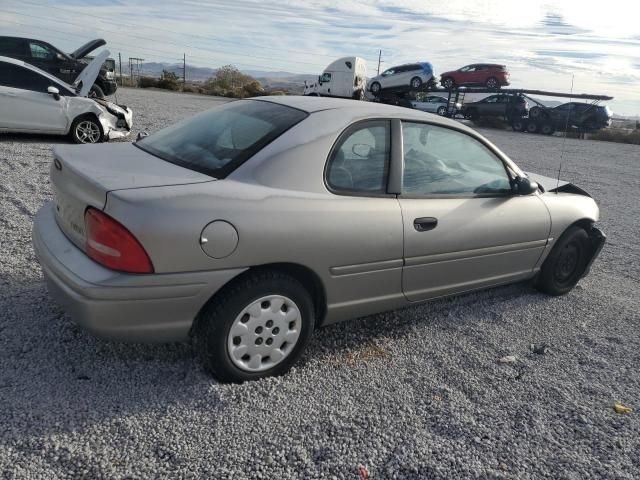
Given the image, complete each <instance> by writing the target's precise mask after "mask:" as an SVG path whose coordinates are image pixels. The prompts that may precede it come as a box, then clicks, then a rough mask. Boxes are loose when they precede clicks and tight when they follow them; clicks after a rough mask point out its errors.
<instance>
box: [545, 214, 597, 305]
mask: <svg viewBox="0 0 640 480" xmlns="http://www.w3.org/2000/svg"><path fill="white" fill-rule="evenodd" d="M589 248H590V247H589V235H588V234H587V232H586V231H585V230H584V229H583V228H580V227H577V226H572V227H569V228H568V229H567V230H566V231H565V232H564V233H563V234H562V235H561V236H560V238H559V239H558V242H557V243H556V244H555V246H554V247H553V250H551V253H549V256H548V257H547V259H546V260H545V261H544V263H543V264H542V268H541V269H540V274H539V275H538V278H537V280H536V288H537V289H538V290H540V291H541V292H544V293H547V294H549V295H565V294H567V293H569V292H570V291H571V290H572V289H573V287H575V286H576V284H577V283H578V281H579V280H580V278H581V277H582V275H583V273H584V270H585V268H586V266H587V263H588V255H589Z"/></svg>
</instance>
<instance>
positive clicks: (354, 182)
mask: <svg viewBox="0 0 640 480" xmlns="http://www.w3.org/2000/svg"><path fill="white" fill-rule="evenodd" d="M390 143H391V142H390V129H389V122H388V121H386V120H375V121H369V122H363V123H358V124H356V125H353V126H351V127H350V128H349V129H347V130H346V131H345V132H344V133H343V134H342V136H341V138H340V139H339V140H338V143H337V144H336V146H335V147H334V149H333V152H332V154H331V157H330V159H329V163H328V165H327V173H326V180H327V184H328V186H329V187H330V188H331V190H333V191H336V192H339V193H346V194H349V193H355V194H384V193H386V191H387V177H388V171H389V158H390Z"/></svg>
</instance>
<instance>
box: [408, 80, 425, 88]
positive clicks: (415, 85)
mask: <svg viewBox="0 0 640 480" xmlns="http://www.w3.org/2000/svg"><path fill="white" fill-rule="evenodd" d="M409 85H411V88H420V85H422V79H420V77H413V78H412V79H411V83H410V84H409Z"/></svg>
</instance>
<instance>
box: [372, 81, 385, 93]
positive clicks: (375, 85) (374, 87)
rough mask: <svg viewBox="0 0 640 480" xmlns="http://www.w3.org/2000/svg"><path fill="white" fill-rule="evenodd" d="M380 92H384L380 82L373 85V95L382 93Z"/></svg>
mask: <svg viewBox="0 0 640 480" xmlns="http://www.w3.org/2000/svg"><path fill="white" fill-rule="evenodd" d="M380 90H382V88H381V86H380V84H379V83H378V82H373V83H372V84H371V93H380Z"/></svg>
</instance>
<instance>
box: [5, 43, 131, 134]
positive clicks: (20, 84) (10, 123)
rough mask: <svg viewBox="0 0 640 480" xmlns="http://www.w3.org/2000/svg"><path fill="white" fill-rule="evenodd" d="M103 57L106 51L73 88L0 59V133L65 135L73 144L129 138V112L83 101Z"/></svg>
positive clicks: (112, 105) (100, 102)
mask: <svg viewBox="0 0 640 480" xmlns="http://www.w3.org/2000/svg"><path fill="white" fill-rule="evenodd" d="M108 56H109V51H108V50H104V51H102V52H101V53H100V54H98V55H96V57H95V58H94V59H93V60H92V61H91V63H89V65H87V67H86V68H84V69H83V70H82V72H80V74H79V75H78V77H77V78H76V80H75V81H74V82H73V85H69V84H68V83H65V82H63V81H62V80H60V79H59V78H56V77H54V76H53V75H50V74H49V73H47V72H45V71H43V70H40V69H39V68H37V67H34V66H33V65H30V64H28V63H25V62H23V61H21V60H16V59H13V58H9V57H2V56H0V71H2V72H3V75H2V76H0V112H2V113H1V114H0V132H24V133H43V134H54V135H69V136H70V137H71V139H72V140H73V141H74V142H76V143H98V142H101V141H106V140H110V139H114V138H122V137H126V136H127V135H129V133H130V132H131V126H132V123H133V120H132V119H133V113H132V111H131V109H130V108H127V107H125V106H123V105H116V104H115V103H112V102H108V101H106V100H104V99H99V98H90V97H88V95H89V91H90V89H91V86H92V85H93V83H94V82H95V79H96V77H97V75H98V73H99V72H100V67H101V65H102V64H103V62H104V61H105V59H106V58H107V57H108Z"/></svg>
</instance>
